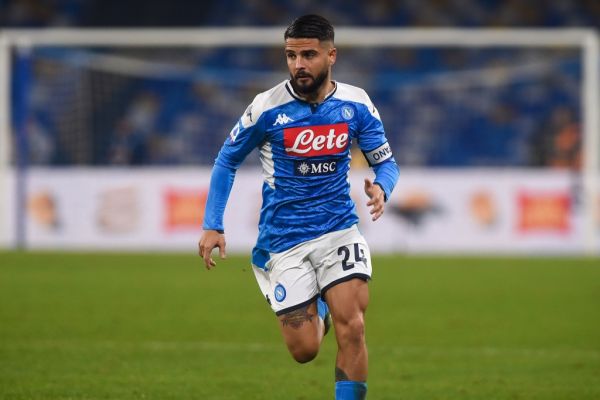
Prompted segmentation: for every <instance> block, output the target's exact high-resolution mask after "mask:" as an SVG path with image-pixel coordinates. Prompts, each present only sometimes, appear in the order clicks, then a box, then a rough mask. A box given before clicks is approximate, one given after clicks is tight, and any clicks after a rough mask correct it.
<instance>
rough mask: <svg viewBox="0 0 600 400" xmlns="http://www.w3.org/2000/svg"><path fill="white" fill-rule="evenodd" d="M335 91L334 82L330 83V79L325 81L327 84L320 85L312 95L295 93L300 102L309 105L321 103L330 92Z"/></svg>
mask: <svg viewBox="0 0 600 400" xmlns="http://www.w3.org/2000/svg"><path fill="white" fill-rule="evenodd" d="M334 89H335V82H334V81H332V80H331V79H328V80H327V83H326V84H324V85H322V86H321V87H320V88H319V89H318V90H317V91H315V92H313V93H309V94H300V93H296V94H297V95H298V96H299V97H300V98H301V99H302V100H304V101H306V102H307V103H311V104H315V103H316V104H318V103H322V102H323V100H325V98H326V97H327V96H329V95H330V94H331V92H333V91H334Z"/></svg>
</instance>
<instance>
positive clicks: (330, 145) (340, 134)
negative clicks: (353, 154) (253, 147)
mask: <svg viewBox="0 0 600 400" xmlns="http://www.w3.org/2000/svg"><path fill="white" fill-rule="evenodd" d="M306 108H307V109H308V107H306ZM307 109H300V110H288V111H287V112H286V110H281V111H279V110H278V112H275V113H273V115H272V117H271V119H272V120H273V121H274V122H273V123H272V124H268V127H267V136H268V138H269V141H270V142H271V145H272V146H273V150H274V151H276V152H278V153H280V154H284V155H287V156H291V157H319V156H328V155H335V154H342V153H346V152H347V151H348V149H349V147H350V144H351V141H352V139H353V138H354V137H356V122H355V119H354V118H353V116H352V118H344V116H343V115H342V114H341V112H339V110H338V109H328V110H327V109H324V110H317V112H313V110H310V109H308V110H307ZM319 111H321V112H319Z"/></svg>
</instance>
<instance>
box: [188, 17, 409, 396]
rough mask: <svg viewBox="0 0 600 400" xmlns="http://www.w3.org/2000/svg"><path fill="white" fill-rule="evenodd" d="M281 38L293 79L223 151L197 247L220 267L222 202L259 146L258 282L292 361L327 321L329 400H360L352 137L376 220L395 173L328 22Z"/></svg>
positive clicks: (311, 20) (360, 252) (254, 108)
mask: <svg viewBox="0 0 600 400" xmlns="http://www.w3.org/2000/svg"><path fill="white" fill-rule="evenodd" d="M284 39H285V57H286V59H287V65H288V69H289V72H290V79H289V80H286V81H283V82H281V83H280V84H278V85H277V86H275V87H273V88H272V89H270V90H268V91H266V92H263V93H260V94H259V95H257V96H256V97H255V98H254V100H253V101H252V104H250V106H248V108H247V109H246V111H245V112H244V113H243V114H242V116H241V118H240V119H239V121H238V122H237V123H236V124H235V126H234V127H233V129H232V130H231V132H230V134H229V137H228V138H227V140H226V141H225V143H224V145H223V147H222V148H221V151H220V152H219V155H218V156H217V159H216V161H215V165H214V167H213V171H212V176H211V181H210V190H209V194H208V200H207V203H206V212H205V220H204V224H203V228H204V232H203V234H202V236H201V238H200V241H199V243H198V246H199V254H200V256H201V257H202V258H203V259H204V263H205V264H206V268H208V269H211V268H213V267H214V266H215V265H216V263H215V261H214V260H213V258H212V256H211V253H212V250H213V249H215V248H216V247H218V248H219V252H220V256H221V258H223V257H224V256H225V237H224V227H223V213H224V210H225V205H226V203H227V199H228V197H229V193H230V191H231V187H232V185H233V180H234V177H235V172H236V170H237V169H238V168H239V166H240V164H241V163H242V161H243V160H244V158H245V157H246V155H247V154H248V153H250V152H251V151H252V150H253V149H255V148H257V149H258V151H259V152H260V159H261V162H262V169H263V176H264V183H263V188H262V193H263V204H262V209H261V212H260V220H259V234H258V240H257V243H256V246H255V247H254V249H253V251H252V265H253V268H252V269H253V271H254V273H255V275H256V280H257V281H258V285H259V287H260V289H261V291H262V293H263V295H264V296H265V299H266V300H267V302H268V303H269V304H270V305H271V308H272V309H273V311H274V312H275V314H276V315H277V317H278V318H279V321H280V328H281V333H282V334H283V338H284V340H285V343H286V345H287V347H288V349H289V351H290V353H291V355H292V357H293V358H294V359H295V360H296V361H298V362H299V363H305V362H308V361H311V360H312V359H313V358H315V357H316V355H317V353H318V351H319V347H320V345H321V341H322V340H323V336H324V334H325V333H327V330H328V328H329V325H330V323H331V320H333V326H334V328H335V336H336V340H337V344H338V353H337V359H336V366H335V380H336V384H335V395H336V399H338V400H355V399H364V398H365V397H366V392H367V384H366V382H367V347H366V342H365V319H364V316H365V310H366V308H367V304H368V302H369V289H368V285H367V282H368V281H369V280H370V278H371V258H370V252H369V247H368V245H367V243H366V241H365V239H364V238H363V236H362V235H361V233H360V231H359V230H358V228H357V223H358V216H357V214H356V210H355V205H354V203H353V201H352V200H351V199H350V185H349V182H348V171H349V169H350V144H351V142H352V141H353V140H355V141H356V142H357V143H358V145H359V147H360V149H361V150H362V152H363V154H364V155H365V157H366V159H367V160H368V162H369V164H370V165H371V167H372V168H373V170H374V171H375V180H374V182H372V181H371V180H370V179H365V181H364V190H365V193H366V195H367V196H368V201H367V206H368V207H370V213H371V216H372V220H373V221H375V220H377V219H378V218H379V217H380V216H381V215H382V214H383V211H384V205H385V201H386V200H387V199H388V198H389V196H390V194H391V192H392V190H393V188H394V186H395V184H396V181H397V179H398V174H399V169H398V166H397V164H396V162H395V160H394V158H393V156H392V152H391V149H390V145H389V144H388V142H387V140H386V137H385V133H384V130H383V125H382V123H381V119H380V117H379V113H378V112H377V109H376V108H375V107H374V105H373V103H372V102H371V100H370V99H369V97H368V95H367V94H366V93H365V91H364V90H362V89H359V88H357V87H354V86H350V85H347V84H344V83H341V82H336V81H333V80H332V78H331V68H332V66H333V65H334V64H335V61H336V56H337V50H336V48H335V47H334V30H333V27H332V26H331V24H330V23H329V21H327V20H326V19H325V18H323V17H321V16H318V15H305V16H302V17H300V18H298V19H296V20H295V21H293V22H292V24H291V25H290V26H289V27H288V28H287V30H286V31H285V34H284Z"/></svg>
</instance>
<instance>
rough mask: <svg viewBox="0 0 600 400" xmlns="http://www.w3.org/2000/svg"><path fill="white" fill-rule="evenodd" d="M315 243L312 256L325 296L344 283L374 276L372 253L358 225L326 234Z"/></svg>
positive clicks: (366, 279)
mask: <svg viewBox="0 0 600 400" xmlns="http://www.w3.org/2000/svg"><path fill="white" fill-rule="evenodd" d="M314 246H315V249H314V251H313V252H311V255H310V258H311V261H312V263H313V264H314V266H315V269H316V274H317V282H318V285H319V288H320V292H321V295H322V296H323V297H325V295H326V293H327V291H329V290H330V289H332V288H334V287H335V286H337V285H339V284H341V283H344V282H347V281H350V280H355V279H358V280H362V281H365V282H366V281H369V280H370V279H371V274H372V267H371V253H370V251H369V246H368V245H367V242H366V240H365V238H364V237H363V236H362V234H361V233H360V231H359V230H358V228H357V227H356V226H353V227H351V228H348V229H344V230H341V231H337V232H331V233H329V234H327V235H324V236H323V237H321V238H320V239H319V241H318V243H315V244H314Z"/></svg>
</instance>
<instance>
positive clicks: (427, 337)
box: [0, 252, 600, 400]
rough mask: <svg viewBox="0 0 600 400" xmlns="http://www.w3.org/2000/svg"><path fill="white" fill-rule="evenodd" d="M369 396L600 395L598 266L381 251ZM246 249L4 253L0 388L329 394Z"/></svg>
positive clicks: (42, 394)
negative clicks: (284, 329)
mask: <svg viewBox="0 0 600 400" xmlns="http://www.w3.org/2000/svg"><path fill="white" fill-rule="evenodd" d="M373 263H374V279H373V281H372V282H371V284H370V288H371V303H370V306H369V310H368V312H367V341H368V345H369V356H370V376H369V396H368V397H369V399H371V400H378V399H380V400H383V399H389V400H404V399H423V400H425V399H427V400H432V399H482V400H492V399H511V400H513V399H557V400H558V399H560V400H564V399H573V400H584V399H600V261H599V260H598V259H571V258H561V259H526V258H456V257H405V256H395V257H392V256H390V257H375V258H374V260H373ZM335 349H336V346H335V340H334V337H333V335H330V336H327V337H326V338H325V343H324V346H323V349H322V351H321V353H320V354H319V356H318V357H317V359H316V360H315V361H313V362H312V363H309V364H306V365H299V364H296V363H295V362H293V361H292V359H291V357H290V356H289V355H288V354H287V351H286V349H285V347H284V344H283V341H282V340H281V337H280V334H279V331H278V327H277V321H276V319H275V317H274V316H273V314H272V313H271V311H270V309H269V308H268V306H267V304H266V302H265V301H264V300H263V298H262V297H261V295H260V293H259V291H258V287H257V285H256V283H255V281H254V276H253V274H252V271H251V269H250V268H249V267H248V258H247V257H230V258H228V259H227V260H225V261H220V262H219V264H218V266H217V269H215V270H213V271H210V272H209V271H206V270H205V269H204V268H203V267H202V265H201V260H200V259H199V258H197V257H195V256H192V255H182V254H98V253H57V252H48V253H43V252H34V253H15V252H3V253H0V398H1V399H23V400H24V399H40V400H53V399H64V400H66V399H231V400H240V399H244V400H251V399H268V400H270V399H285V400H292V399H293V400H300V399H304V400H309V399H310V400H313V399H332V398H333V376H334V358H335Z"/></svg>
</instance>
